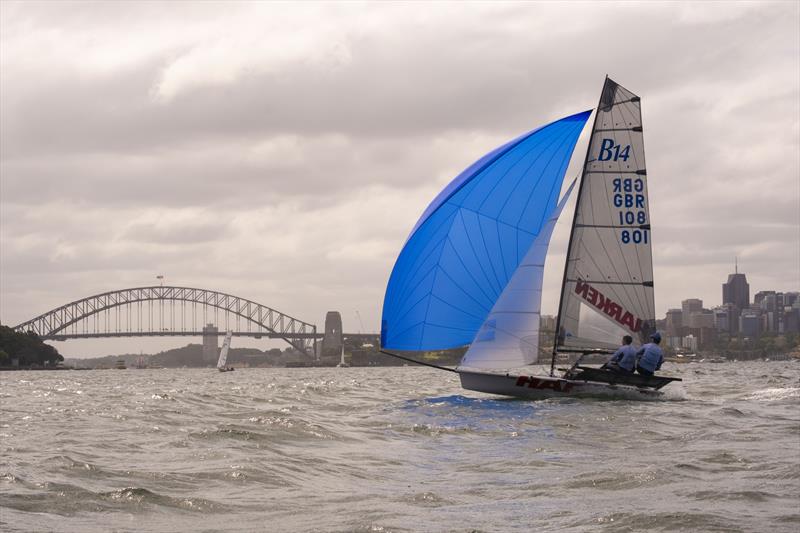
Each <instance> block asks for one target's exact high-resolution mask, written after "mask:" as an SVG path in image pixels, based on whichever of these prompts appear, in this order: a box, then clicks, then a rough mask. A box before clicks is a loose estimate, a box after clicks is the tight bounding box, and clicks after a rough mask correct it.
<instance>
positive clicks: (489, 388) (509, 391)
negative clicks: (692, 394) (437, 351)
mask: <svg viewBox="0 0 800 533" xmlns="http://www.w3.org/2000/svg"><path fill="white" fill-rule="evenodd" d="M458 375H459V377H460V378H461V386H462V387H464V388H465V389H467V390H472V391H476V392H485V393H487V394H500V395H502V396H513V397H515V398H526V399H531V400H542V399H546V398H567V397H611V398H614V397H624V398H638V399H654V398H659V397H661V396H663V393H661V392H659V391H655V390H652V389H640V388H637V387H633V386H629V385H620V384H617V385H609V384H607V383H595V382H586V381H573V380H569V379H563V378H556V377H547V376H530V375H525V374H511V373H508V374H491V373H488V372H476V371H468V370H458Z"/></svg>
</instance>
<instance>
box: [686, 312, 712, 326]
mask: <svg viewBox="0 0 800 533" xmlns="http://www.w3.org/2000/svg"><path fill="white" fill-rule="evenodd" d="M684 316H686V315H684ZM687 326H689V328H690V329H700V328H709V329H713V328H714V313H713V312H712V311H709V310H708V309H700V310H699V311H694V312H692V313H690V314H689V321H688V324H687Z"/></svg>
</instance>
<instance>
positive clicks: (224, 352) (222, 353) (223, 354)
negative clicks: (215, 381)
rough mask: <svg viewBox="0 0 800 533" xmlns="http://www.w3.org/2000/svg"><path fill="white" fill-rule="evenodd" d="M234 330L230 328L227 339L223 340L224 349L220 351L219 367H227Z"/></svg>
mask: <svg viewBox="0 0 800 533" xmlns="http://www.w3.org/2000/svg"><path fill="white" fill-rule="evenodd" d="M232 336H233V332H232V331H230V330H228V333H227V334H226V335H225V340H224V341H222V349H221V350H220V351H219V360H218V361H217V368H219V369H223V368H225V363H226V362H227V361H228V349H229V348H230V347H231V337H232Z"/></svg>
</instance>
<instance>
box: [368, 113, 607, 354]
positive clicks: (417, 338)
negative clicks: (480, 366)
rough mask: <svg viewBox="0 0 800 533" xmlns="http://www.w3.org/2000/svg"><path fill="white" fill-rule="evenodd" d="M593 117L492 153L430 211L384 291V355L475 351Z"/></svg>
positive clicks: (581, 116) (557, 125)
mask: <svg viewBox="0 0 800 533" xmlns="http://www.w3.org/2000/svg"><path fill="white" fill-rule="evenodd" d="M590 114H591V111H585V112H583V113H578V114H576V115H572V116H569V117H566V118H563V119H561V120H558V121H556V122H552V123H550V124H548V125H546V126H543V127H541V128H539V129H537V130H534V131H532V132H529V133H526V134H525V135H522V136H520V137H518V138H517V139H515V140H513V141H511V142H509V143H507V144H505V145H503V146H501V147H499V148H497V149H495V150H493V151H492V152H490V153H488V154H486V155H485V156H483V157H482V158H481V159H479V160H478V161H476V162H475V163H473V164H472V165H470V166H469V167H468V168H467V169H466V170H464V172H462V173H461V174H459V175H458V176H457V177H456V178H455V179H454V180H453V181H452V182H451V183H450V184H449V185H448V186H447V187H446V188H445V189H444V190H443V191H442V192H441V193H440V194H439V195H438V196H437V197H436V199H434V201H433V202H432V203H431V205H430V206H428V208H427V209H426V210H425V212H424V213H423V215H422V217H421V218H420V219H419V221H418V222H417V224H416V225H415V226H414V229H413V230H412V232H411V235H410V236H409V238H408V240H407V241H406V244H405V246H404V247H403V249H402V251H401V252H400V255H399V257H398V258H397V262H396V263H395V265H394V269H393V270H392V275H391V277H390V278H389V283H388V285H387V287H386V296H385V297H384V302H383V320H382V324H381V346H382V347H383V348H387V349H394V350H420V351H422V350H443V349H448V348H455V347H458V346H464V345H467V344H469V343H470V342H472V340H473V338H474V337H475V334H476V333H477V331H478V329H479V328H480V327H481V324H482V323H483V321H484V320H485V319H486V317H487V315H488V314H489V311H490V310H491V309H492V306H493V305H494V303H495V302H496V301H497V299H498V297H499V296H500V294H501V293H502V292H503V289H504V288H505V286H506V285H507V284H508V281H509V279H511V276H512V275H513V274H514V271H515V270H516V269H517V267H518V265H519V263H520V261H521V260H522V258H523V257H524V256H525V254H526V252H527V251H528V248H530V246H531V244H532V243H533V241H534V239H535V238H536V236H537V235H538V234H539V232H540V231H541V229H542V226H543V225H544V224H545V223H546V221H547V220H548V218H549V217H550V214H551V213H552V211H553V210H554V209H555V206H556V202H557V200H558V195H559V192H560V191H561V183H562V181H563V179H564V173H565V172H566V170H567V165H568V164H569V160H570V157H571V156H572V151H573V149H574V148H575V143H576V142H577V140H578V136H579V135H580V133H581V130H582V129H583V126H584V124H585V123H586V120H587V119H588V118H589V115H590Z"/></svg>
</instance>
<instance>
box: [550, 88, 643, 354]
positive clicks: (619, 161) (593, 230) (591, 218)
mask: <svg viewBox="0 0 800 533" xmlns="http://www.w3.org/2000/svg"><path fill="white" fill-rule="evenodd" d="M651 245H652V235H651V231H650V210H649V207H648V196H647V169H646V166H645V158H644V144H643V133H642V115H641V101H640V99H639V97H638V96H636V95H635V94H633V93H631V92H630V91H628V90H627V89H625V88H623V87H621V86H620V85H618V84H616V83H615V82H614V81H612V80H611V79H609V78H606V82H605V85H604V87H603V92H602V95H601V98H600V104H599V106H598V109H597V114H596V116H595V123H594V128H593V130H592V134H591V139H590V141H589V149H588V152H587V157H586V162H585V165H584V169H583V173H582V178H581V184H580V188H579V190H578V198H577V205H576V208H575V217H574V222H573V227H572V234H571V236H570V245H569V249H568V252H567V263H566V268H565V273H564V284H563V286H562V294H561V301H560V309H559V329H558V331H559V334H558V343H559V345H560V347H566V348H612V347H617V346H618V345H619V343H620V338H621V336H622V335H624V334H626V333H627V334H630V335H632V336H633V338H634V339H637V340H639V341H645V340H646V339H647V337H648V335H649V333H650V332H652V331H653V328H654V324H655V304H654V300H653V259H652V251H651Z"/></svg>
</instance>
